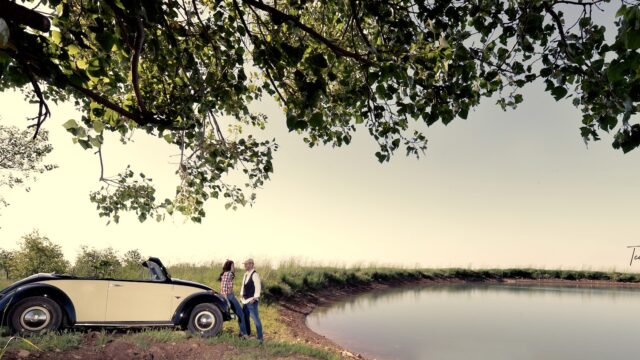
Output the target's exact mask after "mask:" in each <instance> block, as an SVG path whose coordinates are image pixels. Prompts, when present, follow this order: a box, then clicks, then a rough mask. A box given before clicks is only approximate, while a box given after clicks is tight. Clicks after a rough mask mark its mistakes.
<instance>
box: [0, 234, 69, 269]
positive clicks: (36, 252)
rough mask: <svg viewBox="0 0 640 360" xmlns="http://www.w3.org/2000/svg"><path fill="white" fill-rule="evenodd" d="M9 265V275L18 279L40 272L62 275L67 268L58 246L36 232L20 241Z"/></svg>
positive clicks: (67, 264) (67, 265)
mask: <svg viewBox="0 0 640 360" xmlns="http://www.w3.org/2000/svg"><path fill="white" fill-rule="evenodd" d="M11 263H12V266H11V273H12V275H13V276H16V277H18V278H22V277H26V276H29V275H32V274H36V273H41V272H44V273H48V272H55V273H64V272H66V271H67V269H68V268H69V262H68V261H66V260H65V259H64V255H63V254H62V248H61V247H60V245H57V244H54V243H52V242H51V240H49V238H48V237H46V236H43V235H40V233H39V232H38V231H37V230H34V231H32V232H31V233H29V234H27V235H24V236H23V237H22V238H21V239H20V241H19V245H18V251H16V253H15V255H14V258H13V261H11Z"/></svg>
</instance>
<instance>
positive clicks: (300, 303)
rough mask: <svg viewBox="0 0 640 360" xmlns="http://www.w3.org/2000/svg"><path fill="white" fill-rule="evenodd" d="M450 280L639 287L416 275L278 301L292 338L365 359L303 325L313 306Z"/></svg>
mask: <svg viewBox="0 0 640 360" xmlns="http://www.w3.org/2000/svg"><path fill="white" fill-rule="evenodd" d="M453 284H479V285H482V284H487V285H522V286H536V285H554V286H562V287H574V288H575V287H580V288H590V287H592V288H594V287H595V288H632V289H640V283H629V282H620V281H607V280H586V279H580V280H564V279H539V280H537V279H512V278H505V279H483V280H463V279H455V278H454V279H417V280H404V281H394V282H374V283H371V284H366V285H354V286H345V287H340V288H336V289H325V290H321V291H315V292H312V293H308V294H305V295H296V296H292V297H289V298H287V299H283V300H280V301H278V304H279V305H280V314H281V317H282V320H283V322H284V323H285V324H286V325H287V327H289V328H290V329H291V332H292V333H293V334H294V336H295V337H296V338H298V339H299V340H301V341H304V342H306V343H310V344H315V345H318V346H322V347H324V348H327V349H331V350H334V351H337V352H339V353H341V354H342V356H343V357H345V358H351V359H365V360H366V359H367V358H366V357H365V356H363V355H362V354H357V353H352V352H351V351H350V350H349V349H345V348H343V347H341V346H340V345H338V344H336V343H335V342H333V341H332V340H330V339H328V338H326V337H325V336H323V335H320V334H318V333H315V332H314V331H312V330H311V329H310V328H309V327H308V326H307V322H306V320H307V316H308V315H309V314H311V313H312V312H313V311H314V310H315V309H316V308H318V307H324V306H330V305H331V304H333V303H336V302H340V301H342V300H346V299H348V298H350V297H353V296H357V295H360V294H364V293H368V292H373V291H383V290H385V289H390V288H401V287H407V286H437V285H453Z"/></svg>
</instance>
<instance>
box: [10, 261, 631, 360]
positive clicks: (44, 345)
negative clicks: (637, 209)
mask: <svg viewBox="0 0 640 360" xmlns="http://www.w3.org/2000/svg"><path fill="white" fill-rule="evenodd" d="M220 269H221V264H219V263H209V264H201V265H196V264H176V265H172V266H170V267H169V271H170V273H171V275H172V277H175V278H180V279H186V280H192V281H197V282H200V283H204V284H207V285H209V286H211V287H213V288H214V289H218V280H217V278H218V275H219V272H220ZM258 271H259V272H260V275H261V277H262V279H263V298H264V300H265V302H264V304H263V305H262V306H261V310H260V311H261V318H262V321H263V324H264V328H265V334H266V337H267V339H268V341H266V343H265V346H264V347H260V346H258V343H257V342H255V341H242V340H240V339H238V338H237V337H235V336H234V334H236V333H237V332H238V328H237V324H236V323H235V322H229V323H227V324H226V325H225V329H224V332H223V333H222V334H221V335H220V336H218V337H215V338H213V339H207V340H204V341H206V342H209V343H224V344H228V345H229V346H232V347H233V348H234V349H238V350H239V352H240V354H241V355H239V357H236V358H239V359H262V358H271V357H273V358H280V357H284V358H286V357H291V356H294V357H295V356H306V357H309V358H317V359H334V358H340V356H339V355H338V354H337V353H334V352H331V351H327V350H325V349H320V348H317V347H313V346H310V345H307V344H304V343H300V342H299V340H298V339H295V338H294V337H293V336H292V335H291V334H290V331H289V329H288V328H287V326H286V325H284V323H283V322H282V321H280V314H279V306H278V305H277V303H276V301H277V300H283V299H286V298H288V297H290V296H294V295H297V294H305V293H308V292H313V291H317V290H321V289H327V288H332V287H333V288H341V287H349V286H362V285H370V284H372V283H380V282H383V283H384V282H405V281H412V280H420V279H431V280H453V279H459V280H467V281H482V280H499V279H503V278H510V279H540V280H553V279H563V280H582V279H586V280H608V281H620V282H640V274H632V273H621V272H604V271H590V270H580V271H577V270H547V269H527V268H522V269H486V270H476V269H464V268H450V269H403V268H394V267H381V266H360V267H349V268H347V267H329V266H314V265H308V264H301V263H299V262H296V261H289V262H284V263H281V264H279V265H278V266H272V265H270V264H268V263H267V264H262V266H260V267H259V268H258ZM130 275H131V274H130ZM127 277H128V278H131V277H134V276H133V275H132V276H127ZM240 279H241V276H237V277H236V289H238V288H239V286H240V284H239V282H240ZM9 283H11V280H2V281H0V288H1V287H5V286H6V285H8V284H9ZM83 336H84V335H83V334H82V333H81V332H64V333H60V334H48V335H44V336H41V337H36V338H30V339H28V340H24V339H12V338H10V337H8V336H6V334H4V336H3V337H0V349H3V348H5V347H6V348H7V349H17V348H22V349H25V350H28V351H32V352H33V351H56V350H57V351H63V350H65V349H68V348H74V347H77V346H79V345H80V344H81V342H82V339H83ZM114 336H118V337H119V338H122V339H124V340H125V341H128V342H131V343H132V344H135V345H136V346H138V347H140V348H143V349H144V348H145V347H148V346H149V345H150V344H152V343H172V342H178V341H182V340H185V339H187V338H188V335H187V334H186V333H185V332H182V331H173V330H153V331H142V332H132V333H127V334H117V335H113V334H111V333H108V332H102V333H101V334H100V337H99V338H98V339H97V340H96V343H97V344H98V345H99V344H105V343H108V342H110V341H111V340H112V338H113V337H114ZM0 358H1V356H0Z"/></svg>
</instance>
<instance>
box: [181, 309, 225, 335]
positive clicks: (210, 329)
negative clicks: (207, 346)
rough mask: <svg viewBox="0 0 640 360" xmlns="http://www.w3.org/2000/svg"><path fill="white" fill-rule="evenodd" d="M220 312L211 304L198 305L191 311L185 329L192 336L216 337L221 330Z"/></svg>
mask: <svg viewBox="0 0 640 360" xmlns="http://www.w3.org/2000/svg"><path fill="white" fill-rule="evenodd" d="M222 322H223V319H222V312H221V311H220V309H219V308H218V307H217V306H215V305H213V304H199V305H196V307H194V308H193V311H191V316H189V324H188V326H187V328H188V329H189V332H191V333H193V334H200V335H202V336H216V335H217V334H218V332H220V329H222Z"/></svg>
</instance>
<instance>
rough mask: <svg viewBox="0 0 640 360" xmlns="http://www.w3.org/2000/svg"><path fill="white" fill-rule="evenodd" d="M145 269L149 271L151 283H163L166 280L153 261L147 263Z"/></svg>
mask: <svg viewBox="0 0 640 360" xmlns="http://www.w3.org/2000/svg"><path fill="white" fill-rule="evenodd" d="M146 264H147V269H149V279H150V280H151V281H158V282H163V281H165V280H167V278H166V277H165V276H164V272H163V271H162V269H161V268H160V266H159V265H158V264H156V263H155V262H153V261H147V263H146Z"/></svg>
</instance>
